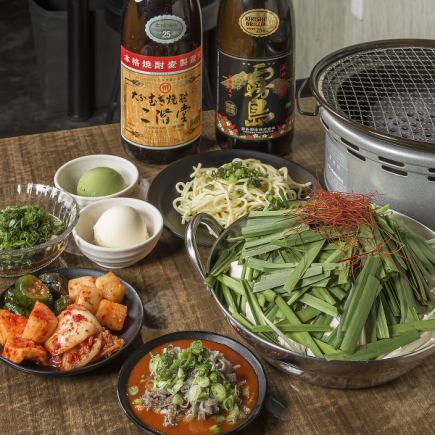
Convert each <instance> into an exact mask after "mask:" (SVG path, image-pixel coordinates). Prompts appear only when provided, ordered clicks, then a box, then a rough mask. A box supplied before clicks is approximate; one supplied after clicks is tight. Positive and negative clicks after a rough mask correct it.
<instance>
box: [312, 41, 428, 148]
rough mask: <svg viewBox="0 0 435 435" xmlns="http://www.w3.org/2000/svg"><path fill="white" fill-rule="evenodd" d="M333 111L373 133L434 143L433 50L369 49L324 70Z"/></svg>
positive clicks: (324, 90)
mask: <svg viewBox="0 0 435 435" xmlns="http://www.w3.org/2000/svg"><path fill="white" fill-rule="evenodd" d="M318 89H319V92H320V94H321V96H322V97H323V98H324V100H325V101H326V102H327V103H328V105H329V106H330V107H331V108H332V110H333V111H335V112H336V113H338V114H340V115H341V116H344V117H345V118H348V119H350V120H352V121H354V122H356V123H359V124H361V125H363V126H365V127H368V128H369V129H373V130H375V131H376V132H380V133H384V134H387V135H391V136H394V137H399V138H402V139H405V140H412V141H418V142H425V143H428V144H435V47H390V48H388V47H387V48H373V49H368V50H364V51H360V52H358V53H354V54H350V55H348V56H346V57H343V58H341V59H339V60H337V61H336V62H334V63H332V64H330V65H329V66H328V67H327V68H325V69H324V70H323V71H322V73H321V75H320V76H319V80H318Z"/></svg>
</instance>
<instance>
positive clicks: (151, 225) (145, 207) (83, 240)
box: [73, 198, 163, 269]
mask: <svg viewBox="0 0 435 435" xmlns="http://www.w3.org/2000/svg"><path fill="white" fill-rule="evenodd" d="M117 205H127V206H130V207H133V208H134V209H135V210H136V211H138V212H139V213H140V214H141V215H142V218H143V219H144V221H145V223H146V225H147V228H148V233H149V236H150V237H149V239H147V240H145V241H144V242H142V243H139V244H137V245H134V246H131V247H129V248H104V247H101V246H97V245H95V244H94V243H93V242H94V225H95V224H96V222H97V220H98V219H99V217H100V216H101V215H102V214H103V213H104V212H105V211H106V210H108V209H109V208H111V207H114V206H117ZM162 231H163V218H162V215H161V214H160V212H159V210H157V208H155V207H154V206H153V205H151V204H149V203H148V202H145V201H141V200H140V199H134V198H111V199H104V200H101V201H98V202H94V203H93V204H89V205H88V206H86V207H85V208H84V209H83V210H82V211H81V213H80V219H79V221H78V223H77V225H76V227H75V228H74V231H73V236H74V240H75V242H76V244H77V246H78V248H79V249H80V251H81V252H82V253H83V255H85V256H86V257H88V258H89V259H90V260H91V261H93V262H94V263H97V264H98V265H99V266H101V267H104V268H105V269H121V268H124V267H129V266H132V265H133V264H135V263H137V262H138V261H140V260H142V259H143V258H145V257H146V256H147V255H148V254H149V253H150V252H151V251H152V250H153V249H154V247H155V246H156V245H157V242H158V241H159V239H160V236H161V234H162Z"/></svg>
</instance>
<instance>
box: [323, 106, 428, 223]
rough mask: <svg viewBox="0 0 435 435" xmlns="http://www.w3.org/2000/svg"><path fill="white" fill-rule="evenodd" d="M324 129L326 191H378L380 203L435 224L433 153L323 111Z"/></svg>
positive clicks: (421, 220) (422, 221) (424, 221)
mask: <svg viewBox="0 0 435 435" xmlns="http://www.w3.org/2000/svg"><path fill="white" fill-rule="evenodd" d="M321 120H322V123H323V125H324V127H325V130H326V139H325V174H324V175H325V185H326V187H327V189H328V190H332V191H341V192H355V193H362V194H365V193H373V192H374V193H377V195H378V196H377V202H378V203H379V204H390V205H391V207H392V208H393V209H394V210H397V211H400V212H402V213H404V214H407V215H408V216H411V217H413V218H415V219H417V220H418V221H420V222H421V223H423V224H425V225H427V226H428V227H430V228H432V229H435V211H434V205H435V153H430V152H417V151H416V150H406V149H404V148H402V147H398V146H395V145H392V144H390V143H388V142H386V141H381V140H377V139H374V138H372V137H370V136H367V135H364V134H363V133H360V132H358V131H355V130H354V129H352V128H349V127H347V126H346V125H345V124H344V123H342V121H340V120H339V119H337V118H336V117H335V116H334V115H332V114H330V113H329V112H328V111H327V110H326V109H322V110H321Z"/></svg>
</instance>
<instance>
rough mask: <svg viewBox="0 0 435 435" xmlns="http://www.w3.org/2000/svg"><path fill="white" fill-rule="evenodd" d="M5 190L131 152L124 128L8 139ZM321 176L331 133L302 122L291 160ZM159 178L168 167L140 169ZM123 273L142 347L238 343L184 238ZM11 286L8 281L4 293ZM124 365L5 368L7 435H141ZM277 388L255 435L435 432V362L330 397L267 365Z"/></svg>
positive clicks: (2, 148)
mask: <svg viewBox="0 0 435 435" xmlns="http://www.w3.org/2000/svg"><path fill="white" fill-rule="evenodd" d="M212 119H213V118H212V114H211V113H207V114H205V120H204V122H205V128H204V130H205V138H206V139H205V140H204V144H203V149H206V148H207V147H210V146H212V145H213V120H212ZM0 152H1V155H2V158H1V159H0V168H1V170H0V182H2V183H6V182H11V183H14V182H28V181H38V182H41V183H47V184H52V182H53V176H54V173H55V170H56V168H58V167H59V166H60V165H61V164H62V163H64V162H66V161H68V160H71V159H74V158H76V157H79V156H83V155H87V154H95V153H111V154H116V155H120V156H124V157H125V154H124V152H123V150H122V148H121V144H120V141H119V126H118V125H104V126H99V127H91V128H84V129H78V130H68V131H59V132H54V133H45V134H37V135H32V136H23V137H15V138H11V139H3V140H0ZM288 157H289V159H292V160H294V161H296V162H298V163H300V164H302V165H303V166H305V167H306V168H307V169H308V170H310V171H311V172H312V173H314V174H316V175H317V176H318V177H319V178H321V174H322V166H323V131H322V128H321V126H320V123H319V121H318V120H317V119H313V118H300V117H299V118H298V119H297V133H296V138H295V141H294V148H293V152H292V153H291V154H290V155H289V156H288ZM136 164H137V165H138V167H139V170H140V173H141V175H142V176H143V177H148V178H150V179H152V178H153V177H154V176H155V175H156V174H157V173H158V171H159V170H160V169H161V168H159V167H151V166H147V165H144V164H140V163H137V162H136ZM62 259H63V260H64V261H66V263H67V264H68V265H69V266H83V267H93V268H95V265H93V264H92V263H90V262H89V261H88V260H86V259H85V258H84V257H78V256H72V255H69V254H64V255H63V256H62ZM120 275H121V276H122V277H123V278H124V279H126V280H127V281H129V282H130V283H131V284H132V285H133V286H135V288H136V289H137V290H138V291H139V293H140V295H141V298H142V300H143V303H144V307H145V312H146V315H145V324H144V327H143V329H142V339H143V340H149V339H151V338H154V337H156V336H159V335H162V334H165V333H167V332H172V331H179V330H184V329H201V330H210V331H216V332H220V333H223V334H227V335H229V336H232V337H235V338H236V339H237V336H236V335H235V333H234V332H233V331H232V329H230V327H229V326H228V325H227V323H226V322H225V320H224V317H223V316H222V314H221V313H220V311H219V310H218V308H217V307H216V305H215V304H214V303H213V301H212V299H211V297H210V296H209V295H208V294H207V291H206V289H205V287H204V285H203V284H202V282H201V279H200V278H199V276H198V275H197V273H196V272H195V270H194V268H193V267H192V266H191V264H190V262H189V260H188V257H187V255H186V253H185V250H184V243H183V241H182V240H180V239H177V238H175V237H174V236H172V235H171V234H170V233H169V232H168V231H165V232H164V234H163V236H162V239H161V241H160V243H159V245H158V246H157V248H156V249H155V251H153V253H152V254H151V255H150V256H149V257H147V258H146V259H145V260H143V261H142V262H140V263H139V264H137V265H136V266H134V267H131V268H128V269H126V270H122V271H121V272H120ZM8 282H9V281H7V280H0V288H5V287H6V284H8ZM121 364H122V359H121V361H119V362H117V363H116V364H115V365H113V366H111V367H107V368H105V369H101V370H99V371H97V372H92V373H90V374H88V375H84V376H79V377H72V378H64V379H47V378H39V377H34V376H30V375H25V374H23V373H20V372H18V371H16V370H14V369H12V368H9V367H8V366H6V365H4V364H0V379H1V381H0V432H1V433H14V434H18V433H20V434H28V433H41V434H44V435H47V434H52V433H64V434H70V433H75V434H97V433H98V434H106V433H117V434H130V433H137V430H136V429H135V427H134V426H133V424H131V423H130V422H129V420H128V419H127V418H126V417H125V416H124V415H123V413H122V411H121V409H120V408H119V406H118V403H117V399H116V395H115V388H116V379H117V373H118V370H119V367H120V365H121ZM267 373H268V380H269V384H270V386H271V388H272V389H273V390H274V391H275V392H276V393H277V394H278V395H279V396H280V397H282V398H283V399H284V400H285V402H286V403H287V406H288V412H287V418H286V420H285V421H280V420H277V419H275V418H274V417H272V416H271V415H269V414H267V412H264V413H263V414H262V415H261V416H260V418H259V419H258V420H257V422H256V423H255V425H254V426H253V427H251V428H249V430H247V431H245V433H246V434H256V433H259V434H274V435H275V434H279V435H280V434H314V433H322V434H323V433H325V434H328V433H331V434H337V433H367V434H373V433H381V432H382V433H395V434H398V433H403V434H414V433H415V434H417V433H418V434H430V433H434V428H435V394H434V393H435V358H431V359H429V360H427V361H426V362H425V363H424V364H423V365H421V366H420V367H418V368H417V369H415V370H413V371H412V372H410V373H409V374H407V375H405V376H403V377H402V378H401V379H399V380H397V381H395V382H392V383H390V384H388V385H385V386H382V387H378V388H374V389H370V390H360V391H340V390H328V389H324V388H320V387H316V386H313V385H308V384H305V383H303V382H302V381H300V380H298V379H297V378H294V377H289V376H288V375H284V374H282V373H280V372H278V371H277V370H275V369H273V368H271V367H267Z"/></svg>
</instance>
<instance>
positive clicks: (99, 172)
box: [77, 167, 127, 197]
mask: <svg viewBox="0 0 435 435" xmlns="http://www.w3.org/2000/svg"><path fill="white" fill-rule="evenodd" d="M126 187H127V184H126V183H125V181H124V179H123V178H122V176H121V174H119V173H118V172H116V171H115V170H114V169H112V168H106V167H100V168H93V169H90V170H89V171H87V172H85V173H84V174H83V175H82V176H81V177H80V180H79V182H78V184H77V195H80V196H88V197H94V196H106V195H113V194H114V193H118V192H120V191H121V190H123V189H125V188H126Z"/></svg>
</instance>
